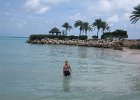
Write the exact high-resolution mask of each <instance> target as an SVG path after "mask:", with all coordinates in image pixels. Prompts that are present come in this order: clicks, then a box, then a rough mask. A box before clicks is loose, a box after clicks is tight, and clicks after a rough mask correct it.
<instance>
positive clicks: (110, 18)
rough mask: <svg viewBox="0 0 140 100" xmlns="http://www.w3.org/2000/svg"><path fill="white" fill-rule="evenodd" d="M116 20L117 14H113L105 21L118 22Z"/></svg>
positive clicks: (117, 19) (117, 18)
mask: <svg viewBox="0 0 140 100" xmlns="http://www.w3.org/2000/svg"><path fill="white" fill-rule="evenodd" d="M118 21H119V17H118V15H114V16H111V17H109V18H107V22H110V23H114V22H118Z"/></svg>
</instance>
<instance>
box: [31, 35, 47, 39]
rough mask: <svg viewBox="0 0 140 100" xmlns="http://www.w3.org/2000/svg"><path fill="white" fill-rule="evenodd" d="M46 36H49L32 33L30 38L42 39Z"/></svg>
mask: <svg viewBox="0 0 140 100" xmlns="http://www.w3.org/2000/svg"><path fill="white" fill-rule="evenodd" d="M46 37H47V35H45V34H32V35H30V37H29V39H30V40H41V39H43V38H46Z"/></svg>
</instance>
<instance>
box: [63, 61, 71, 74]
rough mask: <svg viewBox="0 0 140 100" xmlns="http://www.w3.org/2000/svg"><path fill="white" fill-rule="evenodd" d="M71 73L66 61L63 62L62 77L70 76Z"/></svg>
mask: <svg viewBox="0 0 140 100" xmlns="http://www.w3.org/2000/svg"><path fill="white" fill-rule="evenodd" d="M71 72H72V70H71V67H70V64H69V63H68V61H65V64H64V66H63V75H64V76H70V75H71Z"/></svg>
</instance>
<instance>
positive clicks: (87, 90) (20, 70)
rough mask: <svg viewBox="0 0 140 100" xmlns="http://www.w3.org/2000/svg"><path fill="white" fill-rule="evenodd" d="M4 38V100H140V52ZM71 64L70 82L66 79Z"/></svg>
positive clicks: (0, 74) (0, 42) (0, 87)
mask: <svg viewBox="0 0 140 100" xmlns="http://www.w3.org/2000/svg"><path fill="white" fill-rule="evenodd" d="M26 40H27V38H11V37H1V38H0V100H140V51H139V50H127V49H126V50H124V51H118V50H112V49H101V48H93V47H78V46H68V45H46V44H44V45H35V44H28V43H26ZM65 59H66V60H69V63H70V65H71V68H72V71H73V73H72V76H71V77H63V75H62V66H63V64H64V61H65Z"/></svg>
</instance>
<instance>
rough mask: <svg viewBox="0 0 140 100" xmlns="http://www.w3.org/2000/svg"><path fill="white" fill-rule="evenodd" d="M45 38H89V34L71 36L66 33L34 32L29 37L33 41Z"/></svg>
mask: <svg viewBox="0 0 140 100" xmlns="http://www.w3.org/2000/svg"><path fill="white" fill-rule="evenodd" d="M45 38H49V39H59V40H65V39H66V38H67V39H69V40H73V39H79V40H87V38H88V36H86V35H80V36H74V35H70V36H65V35H46V34H32V35H30V37H29V39H30V40H31V41H33V40H41V39H45Z"/></svg>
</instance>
